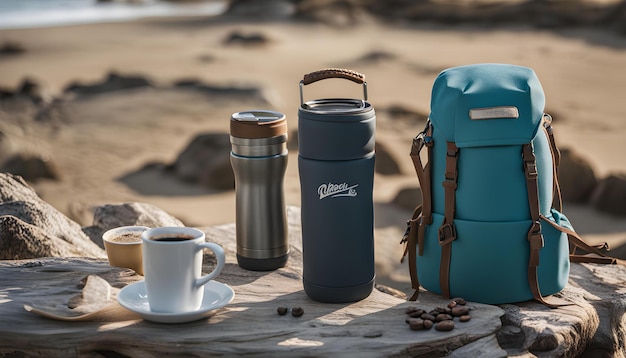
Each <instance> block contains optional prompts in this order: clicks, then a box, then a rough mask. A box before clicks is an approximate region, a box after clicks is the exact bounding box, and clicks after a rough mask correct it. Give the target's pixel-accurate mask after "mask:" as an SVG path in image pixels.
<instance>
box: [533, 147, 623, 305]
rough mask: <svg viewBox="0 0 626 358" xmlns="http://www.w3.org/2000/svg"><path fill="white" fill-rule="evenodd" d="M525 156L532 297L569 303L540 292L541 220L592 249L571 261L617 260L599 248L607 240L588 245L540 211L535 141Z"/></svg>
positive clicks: (600, 261)
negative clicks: (549, 297)
mask: <svg viewBox="0 0 626 358" xmlns="http://www.w3.org/2000/svg"><path fill="white" fill-rule="evenodd" d="M550 140H551V142H552V141H553V140H554V139H553V138H551V139H550ZM551 147H552V143H551ZM553 148H556V146H554V147H553ZM522 156H523V160H524V172H525V174H526V187H527V189H528V204H529V209H530V216H531V220H532V224H531V227H530V230H529V231H528V242H529V245H530V257H529V260H528V285H529V287H530V291H531V292H532V294H533V298H534V299H535V300H537V301H539V302H541V303H543V304H544V305H546V306H548V307H551V308H558V307H562V306H566V305H568V304H553V303H549V302H547V301H546V299H545V298H544V297H543V296H542V295H541V291H540V289H539V279H538V275H537V271H538V267H539V251H540V250H541V248H543V246H544V240H543V234H542V233H541V220H543V221H544V222H546V223H548V224H550V225H551V226H552V227H554V228H555V229H557V230H558V231H560V232H563V233H566V234H567V237H568V241H569V242H570V244H571V245H573V246H574V247H578V248H581V249H582V250H584V251H586V252H589V253H591V254H592V255H593V256H589V255H576V254H574V253H573V252H572V253H571V254H570V256H569V257H570V261H571V262H586V263H601V264H615V263H617V260H616V259H614V258H611V257H608V256H606V255H605V254H603V253H602V252H601V251H600V249H602V248H607V245H606V244H603V245H599V246H592V245H589V244H587V243H586V242H584V241H583V239H582V238H581V237H580V236H579V235H578V234H577V233H576V232H575V231H574V230H571V229H569V228H565V227H562V226H560V225H558V224H557V223H555V222H554V221H552V220H550V219H548V218H546V217H545V216H544V215H541V213H540V207H539V186H538V180H537V178H538V174H537V163H536V158H535V154H534V152H533V146H532V143H529V144H525V145H524V146H523V149H522ZM553 158H554V157H553ZM554 180H555V181H558V180H557V177H556V176H555V177H554ZM557 187H558V184H557Z"/></svg>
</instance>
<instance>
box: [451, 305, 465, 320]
mask: <svg viewBox="0 0 626 358" xmlns="http://www.w3.org/2000/svg"><path fill="white" fill-rule="evenodd" d="M468 313H469V307H467V306H457V307H454V308H453V309H452V315H453V316H455V317H460V316H465V315H466V314H468Z"/></svg>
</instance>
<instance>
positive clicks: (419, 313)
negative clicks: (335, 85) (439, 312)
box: [409, 309, 425, 318]
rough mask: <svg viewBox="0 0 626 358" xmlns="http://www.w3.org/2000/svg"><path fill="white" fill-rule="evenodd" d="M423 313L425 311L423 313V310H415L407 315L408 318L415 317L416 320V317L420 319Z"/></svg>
mask: <svg viewBox="0 0 626 358" xmlns="http://www.w3.org/2000/svg"><path fill="white" fill-rule="evenodd" d="M424 313H425V311H424V310H422V309H419V310H417V311H414V312H411V313H409V317H416V318H417V317H421V316H422V315H423V314H424Z"/></svg>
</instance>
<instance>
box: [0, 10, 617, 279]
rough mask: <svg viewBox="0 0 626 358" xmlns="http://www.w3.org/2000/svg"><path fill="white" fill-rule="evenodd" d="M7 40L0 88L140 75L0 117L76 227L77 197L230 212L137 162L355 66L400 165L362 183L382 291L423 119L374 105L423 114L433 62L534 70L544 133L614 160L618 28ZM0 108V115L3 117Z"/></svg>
mask: <svg viewBox="0 0 626 358" xmlns="http://www.w3.org/2000/svg"><path fill="white" fill-rule="evenodd" d="M233 31H239V32H240V33H244V34H253V33H259V34H263V35H264V36H266V37H267V38H269V40H270V41H269V42H268V43H267V44H264V45H258V46H240V45H226V44H225V43H224V40H225V39H226V38H228V36H229V35H230V34H231V33H232V32H233ZM9 40H10V41H14V42H17V43H19V44H21V45H22V46H23V47H24V48H25V50H26V51H25V52H23V53H21V54H18V55H12V56H3V57H1V58H0V87H5V88H16V87H17V86H18V85H19V83H20V82H21V81H22V80H23V79H24V78H25V77H30V78H33V79H35V80H36V81H38V82H40V83H41V84H43V85H44V87H45V89H46V91H48V93H50V94H51V95H53V96H60V95H61V94H62V92H63V89H64V88H65V87H66V86H68V85H69V84H70V83H73V82H76V81H79V82H82V83H86V84H87V83H93V82H98V81H102V80H103V79H104V78H105V77H106V76H107V74H108V73H109V72H111V71H115V72H117V73H120V74H123V75H138V76H143V77H145V78H147V79H149V80H151V81H153V83H154V84H155V87H154V88H142V89H133V90H126V91H118V92H110V93H106V94H101V95H97V96H92V97H88V98H83V99H77V100H74V101H72V105H71V108H70V109H69V110H70V111H71V117H72V118H73V120H72V121H70V123H61V124H60V125H58V126H57V127H54V128H51V127H50V126H44V125H42V124H40V123H37V122H36V121H33V122H30V123H22V124H21V125H20V126H18V125H14V124H11V123H10V121H8V120H6V118H8V117H4V118H0V120H1V121H2V122H0V123H1V124H2V125H3V127H2V128H1V129H2V131H3V133H4V134H5V135H6V137H7V138H9V140H10V142H11V146H10V148H11V150H17V148H20V147H32V148H37V150H43V151H45V152H46V153H49V155H50V157H51V158H52V159H53V160H54V161H55V162H56V164H57V165H58V167H59V168H60V172H61V174H62V178H61V180H59V181H52V180H40V181H38V182H36V183H33V186H34V188H35V189H36V190H37V192H38V193H39V195H40V196H41V197H42V198H43V199H44V200H46V201H47V202H49V203H50V204H52V205H53V206H55V207H56V208H57V209H59V210H60V211H62V212H64V213H66V214H67V215H69V216H70V217H72V218H73V219H75V220H77V221H79V223H80V224H81V225H83V226H85V225H89V224H91V222H90V220H91V216H90V215H91V213H90V211H89V208H91V207H93V206H94V205H101V204H112V203H119V202H131V201H138V202H146V203H150V204H154V205H156V206H158V207H160V208H161V209H163V210H165V211H167V212H169V213H170V214H171V215H173V216H175V217H178V218H179V219H181V220H182V221H184V222H185V223H186V224H187V225H191V226H211V225H218V224H224V223H232V222H234V217H235V209H234V195H235V194H234V191H222V192H216V191H211V190H209V189H206V188H201V187H197V186H194V185H191V184H185V183H182V182H179V181H177V180H175V179H173V178H172V177H170V176H166V175H164V174H163V173H162V172H160V171H158V170H142V168H143V167H144V165H146V164H147V163H165V164H168V163H171V162H173V161H174V160H175V158H176V157H177V155H178V154H179V153H180V152H181V151H182V150H183V149H184V148H185V147H186V145H187V144H188V143H189V142H190V141H191V139H192V138H194V137H195V136H196V135H198V134H200V133H205V132H222V133H228V124H229V122H228V121H229V118H230V114H231V113H233V112H237V111H242V110H248V109H252V108H267V109H273V110H277V111H280V112H283V113H285V114H286V115H287V117H288V125H289V127H290V129H291V130H295V129H296V127H297V109H298V106H299V102H300V99H299V95H300V94H299V88H298V82H299V81H300V79H302V77H303V75H304V74H305V73H309V72H312V71H315V70H319V69H322V68H326V67H341V68H350V69H353V70H356V71H359V72H361V73H363V74H365V76H366V80H367V83H368V92H369V101H370V102H371V103H372V104H373V106H374V107H375V108H376V110H377V141H378V142H380V143H382V144H384V146H385V147H386V148H387V149H388V150H389V152H390V153H391V154H392V155H393V156H394V158H395V159H396V160H397V161H398V162H399V164H400V168H401V172H402V173H401V174H399V175H380V174H376V177H375V191H374V200H375V202H376V211H375V216H376V245H377V247H376V259H377V264H378V270H379V272H378V276H379V278H380V280H381V281H383V282H385V283H391V284H394V285H395V286H396V287H400V288H403V287H406V285H407V282H408V269H407V268H406V266H405V265H400V264H399V259H400V256H401V254H402V247H401V246H400V245H399V244H398V243H399V241H400V238H401V235H402V233H403V232H404V226H405V221H406V220H407V219H408V218H409V216H410V212H409V211H407V210H406V209H401V208H398V207H396V206H393V205H391V204H390V201H391V200H392V199H393V198H394V197H395V196H396V194H397V193H398V191H399V190H400V189H402V188H406V187H417V186H418V182H417V178H416V176H415V173H414V171H413V168H412V164H411V161H410V159H409V156H408V153H409V150H410V144H411V140H412V138H413V137H414V136H415V135H416V134H417V133H418V132H419V131H420V130H421V129H422V126H423V123H422V122H418V121H411V120H398V119H394V118H392V117H391V116H390V115H389V111H387V109H389V108H391V107H392V106H402V107H405V108H408V109H410V110H412V111H415V112H418V113H423V114H427V113H428V111H429V103H430V90H431V87H432V84H433V81H434V79H435V77H436V76H437V74H438V73H439V72H440V71H441V70H443V69H445V68H448V67H452V66H458V65H464V64H471V63H479V62H501V63H511V64H517V65H522V66H528V67H531V68H533V69H534V70H535V72H536V73H537V75H538V77H539V79H540V81H541V83H542V85H543V88H544V91H545V93H546V98H547V108H546V110H547V112H549V113H551V114H552V115H553V117H554V127H555V131H556V136H557V141H558V144H559V145H560V146H561V147H569V148H572V149H573V150H575V151H576V152H577V153H579V154H581V155H582V156H584V157H585V158H587V159H588V160H590V161H591V162H592V163H593V166H594V169H595V171H596V174H597V175H598V176H599V177H603V176H606V175H608V174H610V173H618V172H619V173H624V172H626V160H624V157H623V156H624V153H626V140H625V138H626V110H625V109H624V94H625V91H624V88H625V86H626V38H625V37H619V36H618V35H614V34H612V33H608V32H602V31H600V30H589V29H584V30H581V29H577V30H576V29H572V30H559V31H548V30H537V29H532V28H526V27H515V28H506V29H495V28H485V27H479V26H470V25H465V26H454V27H444V26H437V25H428V26H426V25H424V26H419V27H417V26H400V25H398V26H390V25H381V24H379V23H376V22H374V21H372V22H364V23H361V24H359V25H357V26H354V27H345V28H337V27H329V26H325V25H321V24H315V23H298V22H258V23H250V22H245V21H240V22H239V21H234V20H233V21H215V20H214V19H211V18H209V19H199V18H187V19H152V20H142V21H133V22H128V23H116V24H91V25H80V26H65V27H55V28H46V29H23V30H2V31H0V41H9ZM184 79H197V80H200V81H202V82H203V83H208V84H213V85H220V86H252V87H259V88H261V89H262V91H263V94H264V96H265V98H267V100H268V102H267V103H264V102H260V101H255V100H243V99H242V100H237V99H235V100H232V99H230V100H229V99H211V98H208V97H207V96H206V95H203V94H199V93H197V92H193V91H181V90H180V89H178V90H177V89H175V88H174V87H172V84H173V83H175V82H176V81H180V80H184ZM304 95H305V99H314V98H324V97H353V98H354V97H359V96H361V95H362V89H361V88H360V86H358V85H355V84H354V83H351V82H349V81H343V80H327V81H322V82H319V83H316V84H312V85H310V86H306V87H305V91H304ZM3 110H4V115H5V116H7V113H12V112H10V111H9V110H8V109H7V108H3ZM5 154H6V153H5ZM299 190H300V188H299V179H298V168H297V150H294V149H292V150H291V151H290V154H289V165H288V169H287V173H286V180H285V191H286V201H287V204H288V205H296V206H297V205H299V204H300V197H299V196H300V193H299ZM416 204H417V203H416ZM565 213H566V214H567V215H568V216H569V217H570V219H571V221H572V222H573V224H574V226H575V228H576V229H577V231H579V233H581V234H582V235H583V236H584V237H586V238H587V239H588V240H589V241H590V242H598V241H609V242H610V243H612V244H613V245H619V244H622V243H623V242H626V220H624V219H623V218H616V217H612V216H609V215H606V214H602V213H599V212H597V211H595V210H594V209H592V208H591V207H589V206H582V205H571V204H567V203H566V206H565Z"/></svg>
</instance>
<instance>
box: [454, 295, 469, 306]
mask: <svg viewBox="0 0 626 358" xmlns="http://www.w3.org/2000/svg"><path fill="white" fill-rule="evenodd" d="M452 301H454V302H456V304H457V305H461V306H465V305H466V304H467V301H465V299H463V298H462V297H455V298H453V299H452Z"/></svg>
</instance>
